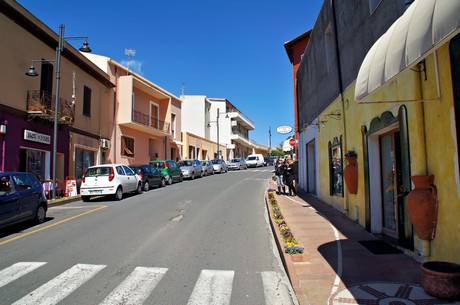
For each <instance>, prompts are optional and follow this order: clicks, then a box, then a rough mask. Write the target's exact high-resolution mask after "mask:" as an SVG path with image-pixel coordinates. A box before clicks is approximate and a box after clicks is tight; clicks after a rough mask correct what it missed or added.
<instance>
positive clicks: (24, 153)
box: [19, 149, 49, 181]
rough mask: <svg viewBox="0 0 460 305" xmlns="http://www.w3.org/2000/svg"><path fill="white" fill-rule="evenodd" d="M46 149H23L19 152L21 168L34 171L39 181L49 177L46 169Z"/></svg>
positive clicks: (21, 169)
mask: <svg viewBox="0 0 460 305" xmlns="http://www.w3.org/2000/svg"><path fill="white" fill-rule="evenodd" d="M46 153H47V152H45V151H39V150H32V149H21V150H20V153H19V170H20V171H22V172H29V173H32V174H33V175H34V176H35V177H37V179H38V180H39V181H42V180H45V179H47V178H49V175H47V173H46V172H45V169H46Z"/></svg>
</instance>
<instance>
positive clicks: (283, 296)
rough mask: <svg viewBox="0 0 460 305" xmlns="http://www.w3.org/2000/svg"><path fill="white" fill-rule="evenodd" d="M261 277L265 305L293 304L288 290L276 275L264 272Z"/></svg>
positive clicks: (271, 272)
mask: <svg viewBox="0 0 460 305" xmlns="http://www.w3.org/2000/svg"><path fill="white" fill-rule="evenodd" d="M261 275H262V282H263V284H264V294H265V305H287V304H293V302H292V298H291V294H290V292H289V288H288V286H286V285H285V284H284V283H283V281H282V278H281V276H280V275H279V274H278V273H276V272H275V271H264V272H262V273H261Z"/></svg>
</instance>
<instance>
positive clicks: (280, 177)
mask: <svg viewBox="0 0 460 305" xmlns="http://www.w3.org/2000/svg"><path fill="white" fill-rule="evenodd" d="M285 172H286V165H285V164H284V163H283V160H282V159H281V158H280V159H278V164H277V165H276V168H275V176H276V183H277V184H278V192H276V194H278V195H279V194H281V191H282V192H283V194H286V190H285V189H284V174H285Z"/></svg>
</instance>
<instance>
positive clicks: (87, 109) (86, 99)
mask: <svg viewBox="0 0 460 305" xmlns="http://www.w3.org/2000/svg"><path fill="white" fill-rule="evenodd" d="M83 115H84V116H88V117H90V116H91V88H89V87H86V86H85V88H84V90H83Z"/></svg>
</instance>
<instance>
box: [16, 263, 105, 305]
mask: <svg viewBox="0 0 460 305" xmlns="http://www.w3.org/2000/svg"><path fill="white" fill-rule="evenodd" d="M105 267H106V266H105V265H87V264H77V265H75V266H73V267H72V268H70V269H69V270H67V271H65V272H63V273H62V274H60V275H59V276H57V277H55V278H54V279H52V280H51V281H49V282H48V283H46V284H44V285H42V286H41V287H39V288H37V289H35V290H34V291H32V292H31V293H29V294H28V295H26V296H25V297H23V298H22V299H20V300H18V301H17V302H15V303H14V304H13V305H35V304H36V305H52V304H57V303H59V302H60V301H61V300H63V299H64V298H65V297H66V296H68V295H69V294H71V293H72V292H73V291H75V290H76V289H77V288H78V287H80V286H81V285H83V284H84V283H85V282H86V281H88V280H89V279H90V278H92V277H93V276H94V275H96V274H97V273H98V272H99V271H101V270H102V269H104V268H105Z"/></svg>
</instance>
